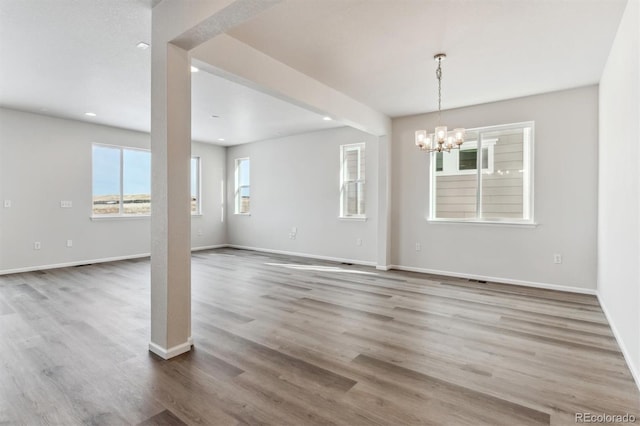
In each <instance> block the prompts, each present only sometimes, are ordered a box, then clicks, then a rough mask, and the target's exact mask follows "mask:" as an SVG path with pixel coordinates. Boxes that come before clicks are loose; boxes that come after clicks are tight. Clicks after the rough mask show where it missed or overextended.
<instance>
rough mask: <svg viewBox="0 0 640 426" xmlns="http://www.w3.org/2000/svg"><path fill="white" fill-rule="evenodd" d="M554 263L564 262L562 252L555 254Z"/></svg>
mask: <svg viewBox="0 0 640 426" xmlns="http://www.w3.org/2000/svg"><path fill="white" fill-rule="evenodd" d="M553 263H562V255H561V254H560V253H555V254H554V255H553Z"/></svg>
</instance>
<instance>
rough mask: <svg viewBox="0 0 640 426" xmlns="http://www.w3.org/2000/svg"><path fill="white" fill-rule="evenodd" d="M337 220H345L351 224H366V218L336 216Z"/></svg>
mask: <svg viewBox="0 0 640 426" xmlns="http://www.w3.org/2000/svg"><path fill="white" fill-rule="evenodd" d="M338 220H346V221H351V222H366V221H367V217H366V216H338Z"/></svg>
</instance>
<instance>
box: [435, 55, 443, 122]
mask: <svg viewBox="0 0 640 426" xmlns="http://www.w3.org/2000/svg"><path fill="white" fill-rule="evenodd" d="M441 63H442V59H438V69H437V70H436V77H437V78H438V123H439V122H440V111H441V109H442V67H441V66H440V65H441Z"/></svg>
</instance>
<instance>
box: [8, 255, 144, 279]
mask: <svg viewBox="0 0 640 426" xmlns="http://www.w3.org/2000/svg"><path fill="white" fill-rule="evenodd" d="M149 256H150V254H149V253H140V254H131V255H127V256H115V257H104V258H102V259H85V260H78V261H74V262H64V263H54V264H51V265H38V266H27V267H24V268H16V269H4V270H2V271H0V275H8V274H19V273H21V272H33V271H44V270H47V269H58V268H69V267H71V266H80V265H90V264H92V263H106V262H116V261H118V260H129V259H140V258H143V257H149Z"/></svg>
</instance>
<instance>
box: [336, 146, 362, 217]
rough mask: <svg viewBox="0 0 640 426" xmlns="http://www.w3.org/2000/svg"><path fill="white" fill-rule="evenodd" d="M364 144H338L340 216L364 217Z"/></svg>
mask: <svg viewBox="0 0 640 426" xmlns="http://www.w3.org/2000/svg"><path fill="white" fill-rule="evenodd" d="M364 146H365V144H364V143H356V144H351V145H341V146H340V217H344V218H364V217H365V209H364V179H365V161H364Z"/></svg>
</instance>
